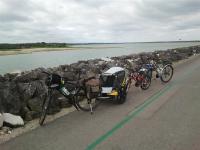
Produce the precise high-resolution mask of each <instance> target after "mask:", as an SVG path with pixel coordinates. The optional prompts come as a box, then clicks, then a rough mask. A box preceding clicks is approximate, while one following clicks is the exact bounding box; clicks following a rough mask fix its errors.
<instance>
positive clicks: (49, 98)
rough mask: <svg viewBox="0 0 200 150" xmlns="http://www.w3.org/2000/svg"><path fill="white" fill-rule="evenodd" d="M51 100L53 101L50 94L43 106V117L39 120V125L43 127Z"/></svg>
mask: <svg viewBox="0 0 200 150" xmlns="http://www.w3.org/2000/svg"><path fill="white" fill-rule="evenodd" d="M50 100H51V95H50V94H48V95H47V97H46V98H45V99H44V102H43V105H42V111H41V116H40V119H39V124H40V125H41V126H42V125H43V124H44V120H45V118H46V115H47V111H48V107H49V103H50Z"/></svg>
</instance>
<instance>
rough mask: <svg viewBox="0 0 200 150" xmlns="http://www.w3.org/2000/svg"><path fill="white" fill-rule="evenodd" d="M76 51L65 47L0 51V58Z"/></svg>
mask: <svg viewBox="0 0 200 150" xmlns="http://www.w3.org/2000/svg"><path fill="white" fill-rule="evenodd" d="M76 49H77V48H73V47H65V48H25V49H12V50H8V51H1V50H0V56H6V55H17V54H30V53H35V52H49V51H65V50H76Z"/></svg>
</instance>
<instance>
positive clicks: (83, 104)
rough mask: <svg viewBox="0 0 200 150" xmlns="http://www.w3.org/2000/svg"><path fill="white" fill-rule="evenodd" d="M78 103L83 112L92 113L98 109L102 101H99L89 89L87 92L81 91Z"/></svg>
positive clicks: (77, 98) (77, 96) (77, 97)
mask: <svg viewBox="0 0 200 150" xmlns="http://www.w3.org/2000/svg"><path fill="white" fill-rule="evenodd" d="M76 103H77V105H78V107H79V108H80V109H81V110H83V111H91V112H92V111H93V110H94V109H96V107H97V106H98V104H99V103H100V101H99V100H97V98H96V96H94V95H92V92H91V89H90V88H89V89H88V90H87V92H85V91H84V90H81V91H80V92H79V93H78V94H77V95H76Z"/></svg>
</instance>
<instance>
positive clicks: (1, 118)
mask: <svg viewBox="0 0 200 150" xmlns="http://www.w3.org/2000/svg"><path fill="white" fill-rule="evenodd" d="M3 121H4V119H3V114H2V113H0V128H1V127H2V126H3Z"/></svg>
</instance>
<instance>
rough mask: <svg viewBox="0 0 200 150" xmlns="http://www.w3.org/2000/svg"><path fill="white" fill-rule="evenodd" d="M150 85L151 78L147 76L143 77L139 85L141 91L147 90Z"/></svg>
mask: <svg viewBox="0 0 200 150" xmlns="http://www.w3.org/2000/svg"><path fill="white" fill-rule="evenodd" d="M145 80H146V83H144V81H145ZM150 85H151V77H149V76H147V75H146V76H145V78H144V80H142V83H141V86H140V87H141V89H142V90H147V89H148V88H149V87H150Z"/></svg>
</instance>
